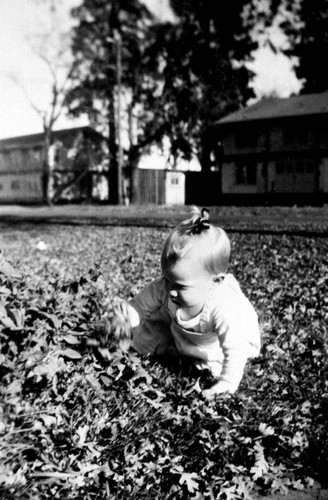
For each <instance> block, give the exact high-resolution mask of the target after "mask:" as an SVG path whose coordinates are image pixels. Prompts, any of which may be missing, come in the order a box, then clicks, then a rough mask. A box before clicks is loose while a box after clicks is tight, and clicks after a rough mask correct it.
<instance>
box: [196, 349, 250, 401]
mask: <svg viewBox="0 0 328 500" xmlns="http://www.w3.org/2000/svg"><path fill="white" fill-rule="evenodd" d="M246 361H247V355H246V354H245V352H244V351H243V350H240V349H227V350H226V352H224V361H223V366H222V372H221V375H220V378H219V380H218V382H217V383H216V384H214V385H213V386H212V387H210V388H209V389H206V390H205V391H203V395H204V396H205V397H206V398H212V397H214V396H215V395H216V394H223V393H225V392H228V393H230V394H233V393H234V392H236V390H237V389H238V386H239V384H240V382H241V379H242V377H243V374H244V368H245V365H246Z"/></svg>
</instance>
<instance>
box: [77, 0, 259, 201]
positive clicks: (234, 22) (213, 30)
mask: <svg viewBox="0 0 328 500" xmlns="http://www.w3.org/2000/svg"><path fill="white" fill-rule="evenodd" d="M212 3H213V2H209V1H208V0H199V1H198V2H194V1H193V0H184V1H183V2H180V1H179V2H178V1H176V2H175V1H172V2H171V4H172V8H173V10H174V12H175V13H176V15H177V21H176V22H174V23H158V22H155V20H154V19H153V18H152V17H151V16H150V14H149V11H148V10H147V9H146V8H145V7H144V5H143V4H142V3H141V2H138V0H125V1H123V0H111V1H105V0H98V1H95V0H84V2H83V3H82V5H81V6H80V7H78V8H76V9H74V10H73V16H74V17H75V18H76V19H77V20H78V25H77V26H76V28H75V30H74V37H73V52H74V55H75V62H76V71H75V75H74V77H75V86H74V89H73V90H72V91H71V92H70V95H69V100H70V109H71V112H72V114H73V115H78V114H79V113H81V112H83V111H87V112H88V114H89V116H90V118H91V119H92V120H94V122H96V123H98V124H99V123H100V124H102V125H103V126H104V125H105V126H106V125H107V128H108V131H109V151H110V170H109V172H110V177H109V184H110V187H111V188H112V190H113V186H114V187H115V190H114V192H112V200H111V201H112V202H114V203H117V201H119V200H118V190H117V171H118V163H117V158H118V142H117V123H118V120H120V119H121V117H120V116H118V114H117V109H115V103H117V96H118V82H117V65H116V61H117V44H116V43H115V33H116V34H118V35H119V39H120V40H121V44H122V52H121V61H122V66H121V68H122V77H121V85H122V87H121V89H120V90H121V95H123V96H124V98H125V111H126V116H127V121H126V123H127V138H128V141H127V143H128V145H127V147H126V148H125V151H124V159H125V164H126V165H127V167H126V171H127V172H128V173H129V175H130V176H131V177H132V178H133V174H134V173H135V172H136V170H137V169H136V166H137V164H138V160H139V158H140V155H141V153H142V151H143V150H144V148H147V147H148V146H149V145H150V144H151V143H153V142H157V143H158V144H162V141H163V138H164V137H168V138H169V140H170V145H171V157H172V158H173V162H175V161H176V160H177V159H178V158H179V157H180V156H182V157H184V158H190V157H191V156H192V154H197V156H198V158H199V159H200V161H201V164H202V168H203V169H204V170H209V169H210V167H211V162H212V161H213V160H212V159H211V153H212V151H213V149H214V150H215V140H214V138H213V132H212V130H213V128H212V122H213V121H214V120H215V119H217V118H219V117H220V116H222V115H223V114H225V113H227V112H228V111H230V110H232V109H235V108H236V107H238V106H239V105H241V104H244V103H245V102H246V101H247V100H248V98H249V97H251V96H252V90H250V89H249V87H248V83H249V80H250V78H251V76H252V74H251V72H250V71H249V70H248V69H247V68H246V66H245V65H244V62H245V61H247V60H250V59H251V57H252V56H251V53H252V51H253V50H254V49H255V48H256V47H257V43H256V42H255V41H254V39H253V37H252V29H253V25H254V22H255V21H254V20H253V18H252V17H251V16H250V15H248V14H247V10H246V7H247V6H248V5H249V3H250V1H249V0H235V1H234V2H230V4H229V5H226V4H224V5H222V6H221V4H218V5H217V4H215V7H214V6H213V5H212ZM253 21H254V22H253ZM115 111H116V114H115ZM132 186H133V182H132Z"/></svg>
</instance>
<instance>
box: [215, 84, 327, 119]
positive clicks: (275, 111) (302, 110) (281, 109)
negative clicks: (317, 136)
mask: <svg viewBox="0 0 328 500" xmlns="http://www.w3.org/2000/svg"><path fill="white" fill-rule="evenodd" d="M323 114H328V91H327V92H322V93H320V94H304V95H295V96H292V97H288V98H266V99H262V100H261V101H258V102H256V103H255V104H252V105H250V106H247V107H245V108H243V109H240V110H238V111H235V112H234V113H231V114H230V115H227V116H225V117H224V118H221V119H220V120H218V121H217V122H216V125H224V124H230V123H238V122H243V121H252V120H268V119H273V118H287V117H288V118H290V117H295V116H308V115H323Z"/></svg>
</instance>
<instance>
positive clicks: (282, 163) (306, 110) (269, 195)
mask: <svg viewBox="0 0 328 500" xmlns="http://www.w3.org/2000/svg"><path fill="white" fill-rule="evenodd" d="M214 128H215V134H216V137H217V139H218V142H219V143H220V148H221V154H220V158H219V163H220V170H221V175H220V176H219V175H218V176H217V181H216V182H217V183H218V188H217V192H218V195H217V202H216V203H214V204H224V203H238V204H243V203H246V204H262V203H269V204H270V203H272V204H278V203H279V204H287V205H290V204H322V203H327V201H328V92H324V93H320V94H308V95H298V96H292V97H289V98H287V99H286V98H284V99H281V98H280V99H279V98H267V99H264V100H261V101H259V102H257V103H256V104H253V105H251V106H248V107H246V108H243V109H241V110H239V111H236V112H234V113H232V114H230V115H228V116H226V117H224V118H222V119H221V120H219V121H217V122H216V123H215V125H214ZM213 173H214V172H213Z"/></svg>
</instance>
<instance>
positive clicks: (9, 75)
mask: <svg viewBox="0 0 328 500" xmlns="http://www.w3.org/2000/svg"><path fill="white" fill-rule="evenodd" d="M58 1H60V0H57V2H58ZM79 1H80V0H64V2H62V5H63V6H64V10H65V11H66V13H65V12H64V15H63V17H62V19H61V21H60V26H61V27H62V28H63V29H64V28H66V26H67V27H68V26H69V24H66V25H65V23H69V22H70V21H69V16H68V15H67V13H68V12H69V9H70V8H71V7H73V6H74V5H76V4H77V3H79ZM143 1H144V3H146V4H147V6H148V7H149V9H150V10H153V11H154V13H156V14H157V15H161V16H164V17H168V18H170V13H169V11H168V9H167V6H166V2H167V0H143ZM40 5H42V3H41V2H39V3H38V2H37V0H34V1H33V0H0V139H3V138H7V137H14V136H19V135H25V134H33V133H39V132H42V120H41V118H40V115H39V114H38V113H37V112H36V111H35V110H34V109H33V107H32V106H31V102H32V103H33V104H34V105H36V106H37V107H38V108H40V109H43V108H44V109H45V108H46V107H47V103H48V102H49V99H50V83H49V82H50V80H49V73H48V69H47V68H46V66H45V64H44V63H43V62H42V61H41V60H40V58H39V57H37V56H36V55H35V54H34V53H33V51H32V50H31V49H30V44H29V42H28V41H27V39H28V36H31V34H33V33H35V32H38V33H39V32H42V29H43V27H44V26H46V24H45V23H46V19H45V17H44V13H43V11H42V7H41V6H40ZM45 29H46V28H45ZM251 69H252V70H253V71H255V72H256V78H255V79H254V83H253V87H254V90H255V93H256V95H257V96H258V97H260V96H263V95H268V94H272V93H275V94H277V95H278V96H280V97H288V96H289V95H291V94H292V93H297V92H298V91H299V89H300V87H301V85H300V83H299V82H298V81H297V79H296V77H295V75H294V74H293V72H292V70H291V63H290V61H289V60H288V59H287V58H284V57H283V56H281V55H280V56H278V55H275V54H273V52H272V51H271V50H270V49H269V48H265V49H262V50H261V51H259V52H258V53H257V55H256V59H255V61H254V63H253V64H252V65H251ZM14 80H16V82H19V84H20V85H17V83H15V82H14ZM75 125H76V126H78V125H86V121H85V119H80V120H75V121H74V122H73V121H71V120H68V119H67V118H65V117H62V118H60V119H59V120H58V122H57V123H56V125H55V129H60V128H68V127H71V126H75Z"/></svg>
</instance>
